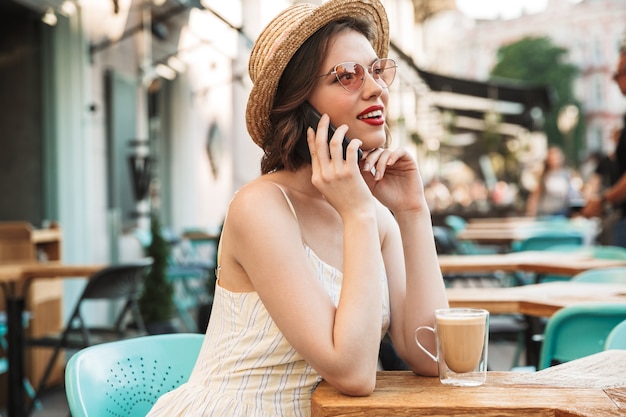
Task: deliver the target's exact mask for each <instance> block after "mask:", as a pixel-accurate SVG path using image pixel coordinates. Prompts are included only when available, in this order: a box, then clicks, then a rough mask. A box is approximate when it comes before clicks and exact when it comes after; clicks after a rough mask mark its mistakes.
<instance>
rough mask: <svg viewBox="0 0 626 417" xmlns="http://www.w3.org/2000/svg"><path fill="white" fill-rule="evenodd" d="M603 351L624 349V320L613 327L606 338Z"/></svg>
mask: <svg viewBox="0 0 626 417" xmlns="http://www.w3.org/2000/svg"><path fill="white" fill-rule="evenodd" d="M604 349H605V350H608V349H626V320H624V321H622V322H621V323H620V324H618V325H617V326H615V327H613V330H611V333H609V336H608V337H607V338H606V343H605V344H604Z"/></svg>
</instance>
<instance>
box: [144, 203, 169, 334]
mask: <svg viewBox="0 0 626 417" xmlns="http://www.w3.org/2000/svg"><path fill="white" fill-rule="evenodd" d="M150 231H151V235H152V240H151V242H150V244H149V245H148V247H147V248H146V256H149V257H151V258H152V259H153V262H154V263H153V264H152V268H150V271H149V272H148V273H147V274H146V276H145V277H144V282H143V292H142V294H141V298H140V299H139V308H140V310H141V316H142V318H143V320H144V323H145V326H146V330H148V333H150V334H161V333H175V332H176V327H175V326H174V324H173V322H172V318H173V317H174V311H175V308H174V300H173V297H174V287H173V285H172V283H171V282H170V281H169V280H168V278H167V268H168V260H169V257H170V246H169V244H168V242H167V241H166V240H165V238H164V237H163V234H162V232H161V222H160V221H159V217H158V216H157V215H156V214H153V215H152V216H151V221H150Z"/></svg>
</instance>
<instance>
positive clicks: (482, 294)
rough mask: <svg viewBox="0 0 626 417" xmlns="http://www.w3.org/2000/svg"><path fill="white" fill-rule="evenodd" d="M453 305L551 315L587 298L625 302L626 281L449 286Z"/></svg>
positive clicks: (449, 295)
mask: <svg viewBox="0 0 626 417" xmlns="http://www.w3.org/2000/svg"><path fill="white" fill-rule="evenodd" d="M446 294H447V296H448V302H449V303H450V306H451V307H473V308H484V309H486V310H489V312H490V313H491V314H516V313H517V314H524V315H527V316H533V317H550V316H552V315H553V314H554V313H556V312H557V311H558V310H560V309H561V308H563V307H567V306H570V305H573V304H578V303H584V302H598V301H600V302H602V301H605V302H618V303H619V302H623V303H626V284H609V283H592V282H570V281H557V282H547V283H544V284H532V285H524V286H521V287H504V288H463V287H456V288H447V289H446Z"/></svg>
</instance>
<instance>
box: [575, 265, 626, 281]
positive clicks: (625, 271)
mask: <svg viewBox="0 0 626 417" xmlns="http://www.w3.org/2000/svg"><path fill="white" fill-rule="evenodd" d="M572 281H573V282H606V283H612V284H626V266H616V267H611V268H595V269H589V270H587V271H583V272H581V273H579V274H577V275H575V276H574V277H572Z"/></svg>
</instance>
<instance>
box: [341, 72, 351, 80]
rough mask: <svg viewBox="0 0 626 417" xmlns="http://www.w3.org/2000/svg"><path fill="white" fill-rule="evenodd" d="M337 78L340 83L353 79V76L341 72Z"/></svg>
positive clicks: (349, 73)
mask: <svg viewBox="0 0 626 417" xmlns="http://www.w3.org/2000/svg"><path fill="white" fill-rule="evenodd" d="M338 78H339V80H340V81H341V82H344V81H350V80H352V79H353V78H354V74H353V73H351V72H343V73H341V74H338Z"/></svg>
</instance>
